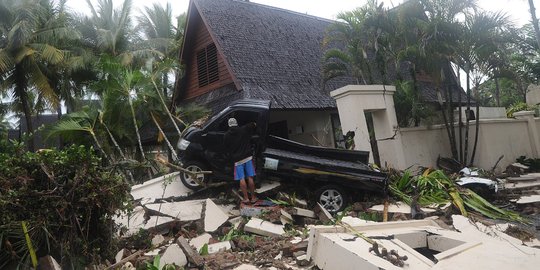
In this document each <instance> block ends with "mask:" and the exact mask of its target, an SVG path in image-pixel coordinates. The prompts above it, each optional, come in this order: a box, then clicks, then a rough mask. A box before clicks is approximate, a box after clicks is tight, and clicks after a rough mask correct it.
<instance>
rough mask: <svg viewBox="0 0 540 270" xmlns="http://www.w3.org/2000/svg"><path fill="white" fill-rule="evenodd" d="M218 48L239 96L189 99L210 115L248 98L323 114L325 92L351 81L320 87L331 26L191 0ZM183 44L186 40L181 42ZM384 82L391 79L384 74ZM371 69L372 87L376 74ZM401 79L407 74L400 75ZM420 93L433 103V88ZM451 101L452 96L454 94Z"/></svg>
mask: <svg viewBox="0 0 540 270" xmlns="http://www.w3.org/2000/svg"><path fill="white" fill-rule="evenodd" d="M193 3H194V4H195V7H196V8H197V10H198V11H199V12H200V14H201V16H202V18H203V20H204V21H205V23H206V24H207V26H208V27H209V28H210V29H209V30H210V32H212V33H213V35H214V38H215V39H217V40H215V41H216V42H217V43H218V44H219V46H220V47H221V49H222V51H223V54H224V57H225V58H226V60H227V61H228V63H229V65H230V66H231V69H232V71H233V73H234V76H235V77H236V79H237V80H238V82H239V84H240V87H241V91H239V92H238V91H236V90H235V89H234V86H233V85H229V86H225V87H222V88H220V89H217V90H214V91H212V92H210V93H207V94H204V95H202V96H199V97H196V98H194V99H191V100H190V101H194V102H197V103H200V104H205V105H206V106H208V107H209V108H212V109H213V110H214V111H216V110H219V109H221V108H223V107H224V106H226V105H227V104H228V103H229V101H232V100H235V99H240V98H250V99H264V100H270V101H272V108H275V109H326V108H335V107H336V104H335V101H334V99H333V98H332V97H330V95H329V92H330V91H332V90H335V89H337V88H340V87H343V86H345V85H348V84H356V80H353V79H352V78H347V77H342V78H335V79H333V80H331V81H329V82H327V83H326V85H323V82H322V73H321V72H322V57H323V55H324V52H325V50H326V49H325V48H324V47H323V45H322V41H323V38H324V36H325V34H326V33H327V29H328V27H329V26H330V25H331V24H333V23H335V21H331V20H327V19H323V18H319V17H315V16H310V15H306V14H302V13H297V12H293V11H289V10H284V9H280V8H275V7H270V6H265V5H261V4H256V3H250V2H245V1H239V0H193ZM187 42H189V41H187ZM389 72H390V73H393V74H389V78H388V79H389V82H390V83H392V81H393V80H395V79H396V74H395V71H389ZM378 73H379V72H377V71H376V70H373V79H374V81H375V83H382V79H381V75H380V74H378ZM401 73H402V74H403V73H405V77H407V74H408V71H406V70H405V71H404V70H402V71H401ZM420 88H421V89H420V93H421V94H422V96H423V97H424V99H425V100H426V101H428V102H436V101H437V98H436V93H435V90H434V87H433V85H429V84H422V86H421V87H420ZM456 96H457V95H456Z"/></svg>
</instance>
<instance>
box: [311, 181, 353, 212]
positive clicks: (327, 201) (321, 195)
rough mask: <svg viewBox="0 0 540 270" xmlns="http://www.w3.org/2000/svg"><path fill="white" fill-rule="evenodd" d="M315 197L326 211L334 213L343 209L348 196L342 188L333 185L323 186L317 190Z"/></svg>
mask: <svg viewBox="0 0 540 270" xmlns="http://www.w3.org/2000/svg"><path fill="white" fill-rule="evenodd" d="M315 194H316V199H317V202H318V203H320V204H321V205H322V206H323V207H324V208H325V209H326V210H328V212H330V213H331V214H335V213H337V212H339V211H342V210H343V209H345V207H346V206H347V203H348V197H347V194H346V193H345V191H344V190H343V188H341V187H339V186H335V185H327V186H323V187H321V188H320V189H318V190H317V192H316V193H315Z"/></svg>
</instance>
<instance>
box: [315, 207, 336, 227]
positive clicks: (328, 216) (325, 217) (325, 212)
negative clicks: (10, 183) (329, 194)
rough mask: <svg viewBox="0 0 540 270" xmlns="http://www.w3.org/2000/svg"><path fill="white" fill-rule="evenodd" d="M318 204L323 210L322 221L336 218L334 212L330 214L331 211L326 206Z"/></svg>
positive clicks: (320, 217)
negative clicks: (333, 215)
mask: <svg viewBox="0 0 540 270" xmlns="http://www.w3.org/2000/svg"><path fill="white" fill-rule="evenodd" d="M317 206H318V207H319V209H320V210H321V212H319V219H321V221H323V222H326V221H329V220H334V218H333V217H332V214H330V212H328V210H326V208H324V206H322V205H321V204H320V203H317Z"/></svg>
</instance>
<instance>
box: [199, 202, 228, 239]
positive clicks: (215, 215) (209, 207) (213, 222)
mask: <svg viewBox="0 0 540 270" xmlns="http://www.w3.org/2000/svg"><path fill="white" fill-rule="evenodd" d="M228 219H229V215H227V213H225V212H223V210H222V209H221V208H220V207H219V206H217V205H216V204H215V203H214V202H213V201H212V200H210V199H206V212H205V214H204V230H205V231H206V232H213V231H215V230H217V229H218V228H219V226H221V225H222V224H223V223H225V222H226V221H227V220H228Z"/></svg>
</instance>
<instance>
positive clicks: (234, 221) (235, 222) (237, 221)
mask: <svg viewBox="0 0 540 270" xmlns="http://www.w3.org/2000/svg"><path fill="white" fill-rule="evenodd" d="M243 220H244V218H243V217H235V218H231V219H229V223H231V225H233V228H235V229H238V227H239V226H240V223H242V221H243Z"/></svg>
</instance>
